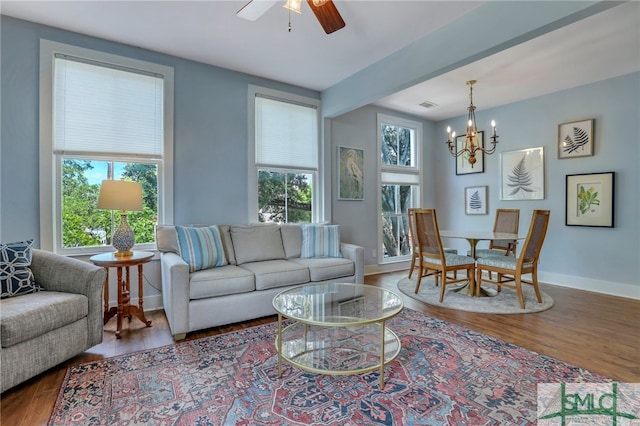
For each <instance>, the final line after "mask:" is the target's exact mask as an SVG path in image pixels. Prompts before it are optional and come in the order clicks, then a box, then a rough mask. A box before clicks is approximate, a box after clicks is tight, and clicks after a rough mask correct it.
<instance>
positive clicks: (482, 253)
mask: <svg viewBox="0 0 640 426" xmlns="http://www.w3.org/2000/svg"><path fill="white" fill-rule="evenodd" d="M505 253H506V252H505V251H504V250H496V249H477V250H476V258H478V257H491V256H506V254H505ZM467 256H471V250H469V251H468V252H467ZM509 256H515V255H514V254H513V253H509Z"/></svg>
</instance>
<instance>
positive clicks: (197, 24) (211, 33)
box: [0, 0, 640, 120]
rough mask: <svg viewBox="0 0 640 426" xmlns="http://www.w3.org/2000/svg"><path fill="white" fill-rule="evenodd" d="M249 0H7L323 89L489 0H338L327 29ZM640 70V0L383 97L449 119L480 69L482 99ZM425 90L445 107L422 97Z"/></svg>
mask: <svg viewBox="0 0 640 426" xmlns="http://www.w3.org/2000/svg"><path fill="white" fill-rule="evenodd" d="M254 1H259V0H254ZM247 2H248V0H238V1H94V0H84V1H6V0H2V2H1V3H0V12H1V13H2V14H3V15H8V16H13V17H16V18H20V19H25V20H29V21H33V22H38V23H42V24H46V25H51V26H54V27H58V28H64V29H67V30H70V31H75V32H79V33H83V34H88V35H91V36H95V37H99V38H103V39H107V40H112V41H117V42H121V43H125V44H129V45H133V46H138V47H142V48H145V49H150V50H154V51H158V52H163V53H167V54H171V55H175V56H179V57H183V58H187V59H192V60H196V61H199V62H203V63H207V64H212V65H216V66H220V67H223V68H228V69H232V70H236V71H241V72H245V73H248V74H252V75H257V76H260V77H265V78H269V79H273V80H277V81H282V82H285V83H290V84H294V85H297V86H301V87H306V88H310V89H314V90H320V91H321V90H324V89H326V88H328V87H331V86H332V85H334V84H336V83H338V82H340V81H341V80H343V79H345V78H347V77H349V76H350V75H352V74H354V73H356V72H358V71H360V70H362V69H363V68H366V67H367V66H369V65H371V64H373V63H374V62H376V61H378V60H380V59H382V58H384V57H386V56H388V55H389V54H391V53H393V52H395V51H397V50H399V49H401V48H402V47H405V46H407V45H409V44H411V43H412V42H414V41H416V40H418V39H420V38H422V37H425V36H427V35H428V34H429V33H430V32H432V31H435V30H437V29H439V28H441V27H443V26H445V25H447V24H448V23H450V22H452V21H454V20H455V19H457V18H459V17H460V16H462V15H464V14H465V13H468V12H470V11H471V10H473V9H474V8H476V7H479V6H481V5H482V4H483V3H484V2H482V1H468V2H467V1H357V0H349V1H341V0H334V3H335V4H336V7H337V8H338V10H339V11H340V14H341V15H342V17H343V18H344V20H345V22H346V27H345V28H343V29H341V30H339V31H337V32H335V33H333V34H331V35H326V34H325V33H324V31H323V30H322V28H321V27H320V25H319V24H318V22H317V21H316V18H315V16H314V15H313V13H312V12H311V10H310V9H309V7H308V6H307V5H306V4H303V7H302V14H300V15H298V14H295V13H291V26H292V30H291V32H289V31H288V30H287V28H288V23H289V12H288V10H286V9H284V8H283V7H280V5H279V4H276V5H275V6H273V7H271V8H270V9H269V10H268V11H267V12H266V13H265V14H264V15H262V16H261V17H260V18H258V19H257V20H256V21H247V20H244V19H241V18H239V17H237V16H236V12H237V11H238V10H240V9H241V8H242V7H243V6H244V5H245V4H246V3H247ZM282 3H284V1H282ZM303 3H305V2H303ZM638 70H640V3H639V2H637V1H632V2H629V3H627V4H624V5H621V6H617V7H614V8H612V9H609V10H607V11H605V12H602V13H599V14H597V15H595V16H592V17H589V18H586V19H583V20H582V21H579V22H577V23H574V24H572V25H570V26H567V27H564V28H562V29H559V30H556V31H554V32H552V33H549V34H547V35H545V36H542V37H539V38H537V39H534V40H531V41H528V42H525V43H523V44H521V45H519V46H516V47H514V48H511V49H508V50H506V51H503V52H500V53H498V54H496V55H493V56H491V57H489V58H485V59H483V60H480V61H478V62H476V63H473V64H470V65H467V66H465V67H463V68H459V69H457V70H454V71H452V72H449V73H447V74H444V75H441V76H439V77H436V78H434V79H431V80H429V81H427V82H424V83H422V84H419V85H417V86H414V87H411V88H409V89H406V90H404V91H402V92H399V93H396V94H394V95H392V96H388V97H386V98H384V99H381V100H379V101H378V102H376V104H377V105H381V106H384V107H388V108H392V109H395V110H399V111H405V112H408V113H412V114H416V115H420V116H423V117H427V118H430V119H434V120H440V119H444V118H448V117H452V116H457V115H461V114H464V113H465V110H466V106H467V105H468V88H467V86H466V85H465V82H466V81H467V80H470V79H476V80H478V84H477V85H476V86H475V87H474V101H475V104H476V105H477V106H478V108H479V109H482V108H488V107H492V106H498V105H503V104H506V103H511V102H515V101H518V100H522V99H527V98H530V97H533V96H538V95H541V94H545V93H551V92H555V91H558V90H562V89H565V88H570V87H575V86H580V85H583V84H587V83H591V82H594V81H599V80H603V79H606V78H610V77H614V76H619V75H624V74H628V73H630V72H633V71H638ZM636 89H637V88H636ZM424 101H430V102H433V103H435V104H437V105H438V107H436V108H433V109H425V108H424V107H420V106H418V104H420V103H422V102H424Z"/></svg>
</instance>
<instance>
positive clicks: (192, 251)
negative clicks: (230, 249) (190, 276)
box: [176, 225, 227, 272]
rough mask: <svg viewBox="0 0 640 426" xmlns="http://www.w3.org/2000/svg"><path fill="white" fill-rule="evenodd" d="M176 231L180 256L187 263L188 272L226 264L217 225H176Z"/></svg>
mask: <svg viewBox="0 0 640 426" xmlns="http://www.w3.org/2000/svg"><path fill="white" fill-rule="evenodd" d="M176 233H177V234H178V246H179V247H180V257H182V258H183V259H184V261H185V262H187V264H188V265H189V272H195V271H200V270H202V269H209V268H215V267H218V266H224V265H226V264H227V259H226V258H225V256H224V249H223V248H222V239H221V238H220V231H219V230H218V227H217V226H215V225H214V226H205V227H198V228H195V227H186V226H176Z"/></svg>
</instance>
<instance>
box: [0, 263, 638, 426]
mask: <svg viewBox="0 0 640 426" xmlns="http://www.w3.org/2000/svg"><path fill="white" fill-rule="evenodd" d="M404 276H406V272H396V273H389V274H380V275H372V276H367V277H365V282H366V283H367V284H370V285H376V286H381V287H384V288H388V289H390V290H394V289H397V287H396V284H397V282H398V280H399V279H400V278H402V277H404ZM541 288H542V290H543V291H545V292H546V293H548V294H549V295H550V296H551V297H552V298H553V299H554V301H555V306H554V307H553V308H552V309H550V310H547V311H544V312H541V313H536V314H517V315H487V314H476V313H469V312H461V311H454V310H450V309H445V308H439V307H437V306H431V305H426V304H424V303H421V302H419V301H416V300H413V299H411V298H408V297H406V296H405V295H403V294H402V293H400V292H399V291H396V293H398V294H399V295H401V297H402V298H403V300H404V302H405V306H406V307H408V308H411V309H414V310H417V311H420V312H423V313H425V314H428V315H430V316H433V317H436V318H440V319H442V320H445V321H449V322H451V323H455V324H459V325H461V326H464V327H467V328H470V329H473V330H477V331H480V332H482V333H485V334H488V335H491V336H495V337H497V338H500V339H503V340H506V341H508V342H511V343H514V344H516V345H519V346H522V347H525V348H528V349H531V350H533V351H536V352H539V353H543V354H545V355H548V356H551V357H554V358H557V359H560V360H563V361H566V362H569V363H571V364H574V365H577V366H579V367H582V368H584V369H587V370H591V371H594V372H598V373H601V374H604V375H606V376H608V377H611V378H612V379H614V380H617V381H620V382H632V383H640V328H639V325H640V301H637V300H631V299H625V298H621V297H614V296H606V295H602V294H598V293H591V292H586V291H580V290H573V289H568V288H563V287H556V286H549V285H541ZM147 319H150V320H152V321H153V325H152V327H149V328H147V327H144V325H143V324H142V323H141V322H140V321H137V320H135V319H134V320H133V321H132V322H131V323H130V324H127V323H126V322H125V327H124V330H123V335H122V338H121V339H116V338H115V318H113V319H111V321H110V322H109V323H108V324H107V325H106V326H105V333H104V341H103V342H102V343H101V344H100V345H97V346H95V347H93V348H91V350H90V351H88V352H85V353H84V354H81V355H79V356H77V357H75V358H73V359H71V360H69V361H68V362H66V363H64V364H62V365H60V366H58V367H56V368H53V369H51V370H49V371H47V372H45V373H43V374H41V375H40V376H38V377H35V378H33V379H31V380H29V381H27V382H25V383H23V384H21V385H19V386H16V387H15V388H13V389H10V390H8V391H7V392H5V393H4V394H2V395H1V397H0V400H1V401H0V405H1V406H0V423H2V424H6V425H15V426H18V425H25V426H27V425H28V426H34V425H45V424H46V423H47V420H48V418H49V415H50V413H51V410H52V408H53V405H54V403H55V401H56V398H57V395H58V390H59V388H60V386H61V384H62V382H63V380H64V376H65V372H66V368H67V367H69V366H70V365H74V364H79V363H84V362H89V361H94V360H98V359H102V358H107V357H112V356H116V355H121V354H125V353H130V352H135V351H140V350H144V349H150V348H155V347H159V346H164V345H168V344H171V343H173V339H172V337H171V335H170V332H169V327H168V324H167V320H166V317H165V316H164V312H163V311H155V312H148V313H147ZM275 320H276V316H272V317H266V318H260V319H257V320H254V321H248V322H244V323H238V324H231V325H228V326H223V327H216V328H213V329H209V330H205V331H200V332H195V333H191V334H189V335H188V336H187V339H188V340H192V339H198V338H201V337H205V336H211V335H216V334H220V333H226V332H230V331H234V330H238V329H241V328H246V327H252V326H255V325H259V324H264V323H268V322H271V321H275Z"/></svg>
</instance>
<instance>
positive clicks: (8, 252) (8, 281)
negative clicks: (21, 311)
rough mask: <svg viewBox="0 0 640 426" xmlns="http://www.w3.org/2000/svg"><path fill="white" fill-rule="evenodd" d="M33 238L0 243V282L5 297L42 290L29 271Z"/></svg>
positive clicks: (0, 296)
mask: <svg viewBox="0 0 640 426" xmlns="http://www.w3.org/2000/svg"><path fill="white" fill-rule="evenodd" d="M32 249H33V239H31V240H27V241H19V242H15V243H9V244H0V283H2V294H0V299H5V298H8V297H13V296H20V295H22V294H28V293H35V292H36V291H40V290H42V288H41V287H40V286H39V285H37V284H36V280H35V277H34V276H33V272H32V271H31V268H29V266H31V256H32V253H31V250H32Z"/></svg>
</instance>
